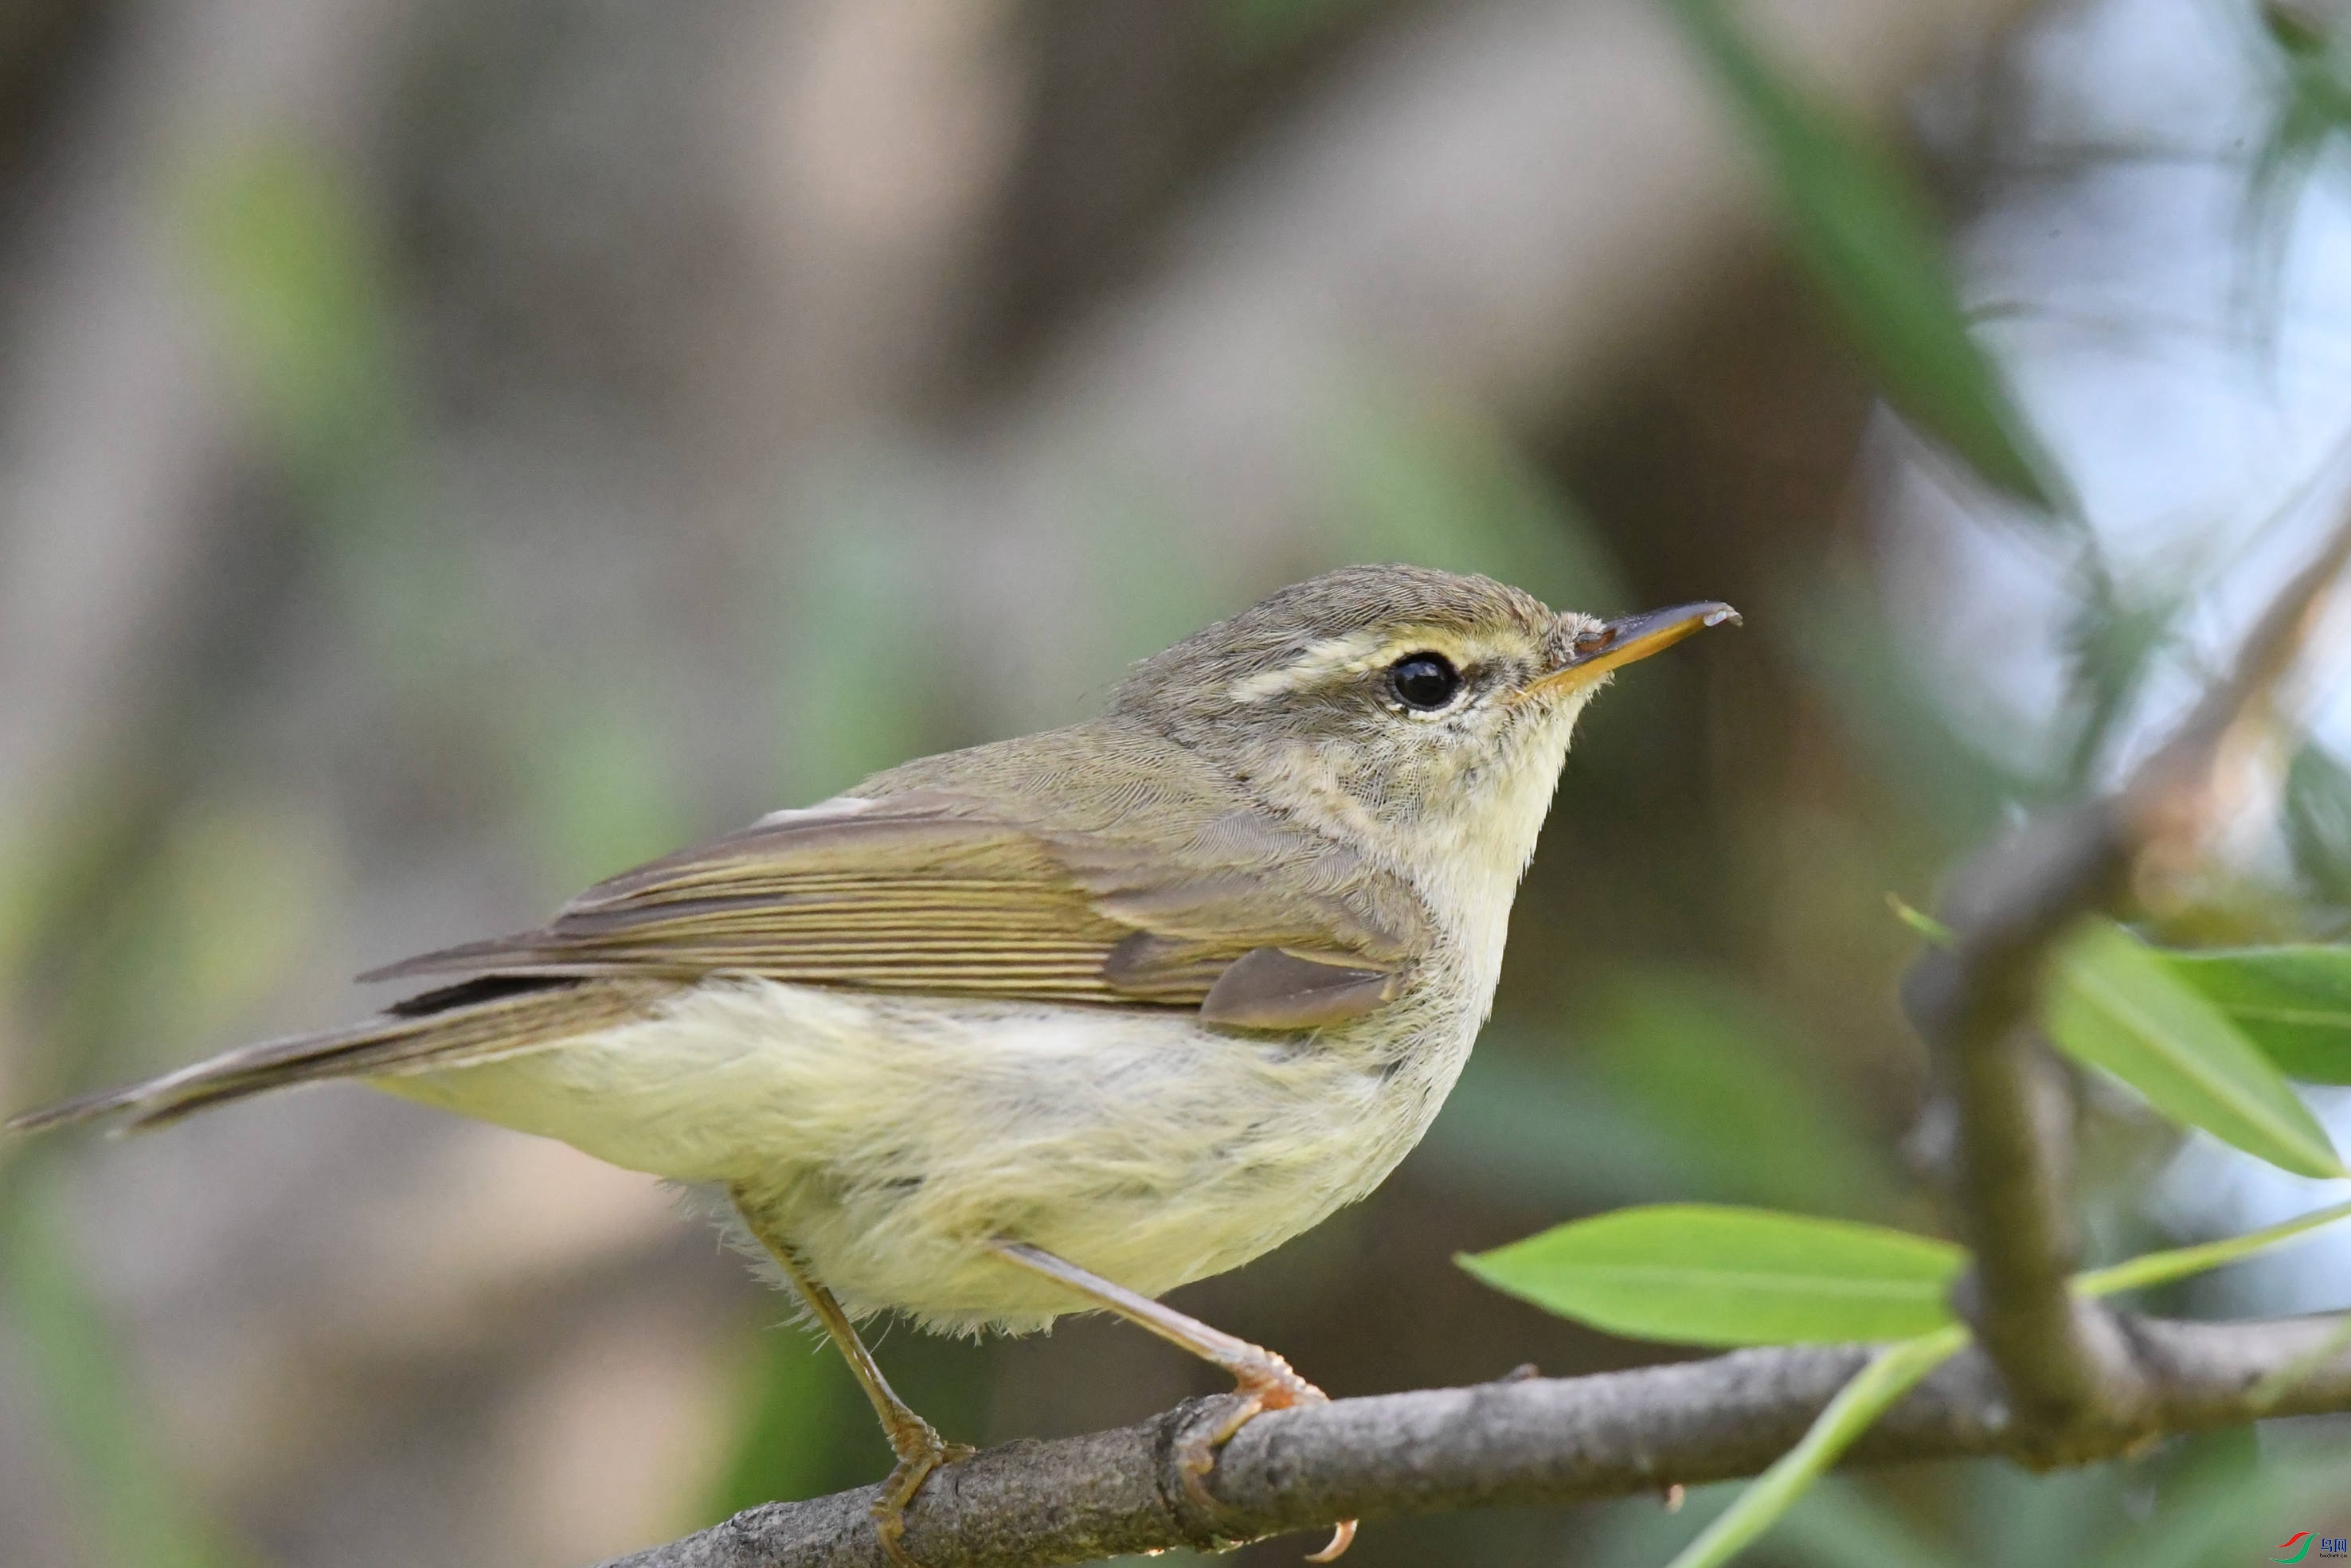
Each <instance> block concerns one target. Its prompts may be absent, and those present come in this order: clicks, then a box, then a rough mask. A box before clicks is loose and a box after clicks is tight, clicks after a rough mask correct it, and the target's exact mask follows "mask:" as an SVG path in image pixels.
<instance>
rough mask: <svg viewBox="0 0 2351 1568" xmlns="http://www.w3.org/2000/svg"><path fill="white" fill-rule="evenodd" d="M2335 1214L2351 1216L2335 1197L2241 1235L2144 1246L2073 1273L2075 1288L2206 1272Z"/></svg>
mask: <svg viewBox="0 0 2351 1568" xmlns="http://www.w3.org/2000/svg"><path fill="white" fill-rule="evenodd" d="M2338 1219H2351V1203H2338V1204H2336V1205H2335V1207H2332V1208H2315V1209H2313V1210H2311V1211H2310V1212H2309V1213H2308V1214H2303V1215H2297V1216H2295V1217H2294V1218H2292V1219H2283V1220H2280V1221H2279V1222H2278V1223H2277V1224H2275V1225H2265V1226H2263V1227H2262V1228H2260V1229H2259V1230H2248V1231H2247V1232H2245V1234H2243V1235H2242V1236H2231V1237H2229V1238H2227V1239H2224V1240H2220V1241H2206V1242H2201V1243H2199V1244H2198V1245H2196V1246H2194V1247H2175V1248H2172V1249H2169V1250H2168V1251H2164V1252H2144V1253H2141V1254H2140V1255H2139V1256H2138V1257H2136V1258H2132V1259H2128V1260H2126V1261H2124V1262H2120V1263H2114V1264H2110V1265H2108V1266H2107V1267H2105V1268H2104V1269H2091V1270H2085V1272H2082V1273H2079V1274H2076V1275H2074V1280H2073V1285H2074V1290H2076V1291H2080V1292H2081V1293H2082V1294H2084V1295H2085V1296H2111V1295H2114V1294H2115V1293H2116V1292H2117V1291H2137V1290H2143V1289H2145V1288H2146V1287H2147V1286H2149V1285H2167V1284H2169V1283H2170V1282H2171V1281H2174V1280H2185V1279H2187V1278H2188V1277H2189V1276H2190V1275H2192V1274H2201V1273H2205V1272H2207V1271H2209V1270H2213V1269H2218V1268H2220V1266H2221V1265H2222V1264H2224V1263H2234V1262H2238V1261H2240V1260H2242V1259H2246V1258H2251V1257H2252V1256H2254V1255H2255V1254H2256V1253H2261V1252H2266V1251H2268V1250H2269V1249H2271V1248H2273V1247H2278V1246H2282V1245H2283V1244H2284V1243H2286V1242H2288V1241H2292V1240H2294V1239H2295V1238H2296V1237H2299V1236H2301V1235H2303V1234H2304V1233H2305V1232H2308V1231H2312V1230H2315V1229H2317V1228H2319V1227H2320V1226H2322V1225H2332V1224H2334V1223H2335V1221H2336V1220H2338Z"/></svg>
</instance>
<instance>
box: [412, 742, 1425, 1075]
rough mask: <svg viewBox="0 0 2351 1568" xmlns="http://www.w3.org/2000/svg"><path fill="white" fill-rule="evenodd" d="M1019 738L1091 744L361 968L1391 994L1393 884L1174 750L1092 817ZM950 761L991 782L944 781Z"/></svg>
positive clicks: (1166, 993) (1105, 999)
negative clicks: (514, 926) (500, 932)
mask: <svg viewBox="0 0 2351 1568" xmlns="http://www.w3.org/2000/svg"><path fill="white" fill-rule="evenodd" d="M1109 738H1110V740H1111V741H1112V742H1113V744H1112V745H1111V746H1110V747H1108V749H1109V750H1110V751H1113V752H1115V751H1116V750H1117V749H1118V747H1117V745H1116V744H1115V743H1116V742H1117V741H1119V740H1120V739H1121V737H1118V736H1117V735H1115V734H1113V735H1112V736H1111V737H1109ZM1037 740H1049V741H1059V742H1066V743H1067V744H1068V746H1069V747H1070V748H1071V749H1072V750H1074V751H1077V752H1080V753H1085V752H1092V753H1094V754H1096V755H1097V756H1099V755H1100V754H1101V753H1102V751H1103V750H1104V747H1103V746H1102V737H1101V736H1095V737H1092V739H1091V740H1089V739H1085V738H1081V737H1073V735H1072V732H1056V734H1055V735H1054V736H1052V737H1032V742H1031V743H1030V746H1029V747H1028V748H1027V749H1028V751H1029V753H1030V754H1031V755H1030V756H1029V758H1027V759H1026V760H1027V762H1028V764H1029V767H1028V772H1027V775H1026V776H1025V777H1016V778H1014V779H1009V780H1007V779H1004V778H1003V777H1002V775H1003V774H1004V772H1005V771H1006V770H1007V768H1008V766H1011V765H1010V764H1008V760H1007V757H1006V754H1005V753H1004V751H1003V750H1002V748H996V747H979V748H977V749H976V750H974V751H972V752H966V753H954V754H950V755H949V756H948V757H946V758H927V759H925V762H924V763H923V764H920V765H913V766H912V767H910V768H909V769H902V770H899V773H898V774H895V775H893V774H884V775H882V776H881V777H880V778H879V779H873V780H869V781H868V782H867V783H866V784H865V785H863V786H861V787H860V788H859V789H858V790H856V791H855V792H854V796H853V797H852V798H844V799H843V800H841V801H837V802H831V803H828V805H827V806H825V807H821V808H817V809H812V810H807V811H793V812H779V813H778V814H777V816H775V817H773V818H770V819H768V820H766V821H762V822H759V823H757V824H755V825H753V826H752V827H750V828H748V829H746V830H745V831H742V832H739V833H735V834H731V835H729V836H727V837H726V838H723V839H719V840H716V841H714V842H712V843H709V844H706V845H704V846H702V847H700V848H698V849H695V850H689V851H685V852H681V853H678V854H674V855H670V856H666V857H664V858H663V859H661V860H657V861H653V862H650V863H648V864H645V865H643V866H639V867H636V868H635V869H633V870H631V871H627V872H624V873H621V874H620V875H618V876H615V877H612V878H611V879H609V880H608V881H605V882H602V883H598V884H597V885H596V886H594V887H591V888H590V889H588V890H587V891H586V892H584V893H582V894H580V896H579V897H577V898H575V899H573V900H572V901H571V902H570V903H569V904H566V905H565V906H564V908H563V909H562V911H560V912H559V914H558V915H557V916H556V917H555V919H553V920H552V921H550V922H549V924H548V925H544V926H542V927H540V928H538V930H535V931H527V932H523V933H520V934H518V935H516V936H506V937H500V938H497V939H495V940H492V941H488V942H474V943H468V944H465V946H457V947H450V948H444V949H443V950H441V951H439V952H435V953H428V954H425V955H423V956H420V957H416V958H411V959H408V960H406V961H405V962H403V963H400V964H395V965H392V966H391V967H388V968H384V969H380V970H377V971H375V972H373V973H372V974H371V975H369V976H368V977H367V978H370V979H392V978H405V977H416V976H427V975H431V976H455V977H487V976H516V977H531V976H538V977H573V978H576V977H631V976H639V977H649V978H655V977H657V978H664V979H672V980H675V979H690V978H694V977H699V976H703V975H708V974H714V973H730V974H750V975H759V976H764V977H770V978H774V979H780V980H791V981H798V982H801V983H807V984H816V985H838V986H853V987H859V988H868V989H874V990H885V991H919V992H929V993H936V994H946V995H965V996H974V997H994V998H1019V999H1032V1000H1039V1001H1055V1002H1092V1003H1101V1004H1108V1005H1118V1006H1129V1007H1135V1006H1141V1007H1163V1008H1185V1009H1201V1008H1202V1007H1203V1005H1204V1004H1206V1003H1207V1002H1209V1000H1210V996H1211V993H1212V992H1214V991H1216V990H1217V986H1218V983H1219V981H1220V980H1223V979H1224V978H1225V977H1226V975H1227V972H1228V970H1232V969H1233V968H1234V966H1235V965H1236V964H1237V963H1239V962H1240V961H1241V960H1243V959H1250V960H1251V961H1250V963H1249V965H1248V966H1247V967H1244V968H1243V969H1241V970H1239V971H1238V973H1237V974H1236V975H1235V977H1234V979H1233V981H1232V982H1231V983H1228V984H1227V985H1226V987H1225V989H1224V992H1223V993H1222V995H1221V996H1220V997H1219V998H1218V1000H1217V1005H1216V1006H1214V1007H1210V1008H1209V1009H1208V1010H1207V1015H1206V1016H1208V1017H1210V1018H1211V1019H1212V1021H1224V1022H1229V1023H1233V1024H1235V1025H1238V1026H1241V1027H1264V1028H1280V1029H1310V1028H1314V1027H1317V1026H1319V1025H1321V1024H1324V1023H1330V1022H1336V1021H1339V1020H1340V1019H1344V1018H1349V1017H1355V1016H1359V1015H1360V1014H1362V1013H1364V1012H1365V1011H1368V1010H1370V1009H1373V1008H1376V1007H1378V1006H1381V1005H1383V1004H1384V1002H1385V1001H1387V1000H1388V999H1390V998H1393V997H1394V996H1395V993H1396V990H1397V988H1398V986H1399V983H1400V982H1399V977H1401V976H1402V975H1403V973H1404V972H1405V969H1406V968H1407V967H1408V966H1409V963H1410V960H1411V959H1412V958H1413V957H1415V956H1417V954H1418V953H1419V951H1420V950H1421V947H1422V946H1423V940H1422V939H1423V937H1424V934H1425V921H1426V915H1425V911H1424V910H1423V907H1422V905H1421V904H1420V903H1419V901H1418V899H1417V898H1416V896H1415V895H1413V894H1412V893H1411V890H1410V889H1409V888H1408V887H1405V886H1404V884H1403V883H1401V882H1400V880H1399V879H1397V878H1395V877H1394V876H1392V875H1388V874H1386V873H1381V872H1378V871H1376V870H1374V868H1371V867H1368V866H1366V865H1365V864H1364V862H1362V861H1361V860H1360V859H1359V858H1358V857H1356V856H1355V855H1353V853H1352V852H1349V851H1348V850H1346V849H1345V848H1344V847H1343V846H1342V845H1339V844H1337V843H1335V842H1333V841H1331V840H1329V839H1327V838H1324V837H1322V835H1320V834H1316V833H1312V832H1310V831H1304V830H1302V829H1298V828H1294V827H1292V826H1290V825H1288V824H1285V823H1283V822H1281V821H1279V820H1278V819H1276V818H1275V817H1273V816H1272V815H1271V814H1270V813H1269V812H1267V811H1265V810H1262V809H1261V808H1259V807H1257V806H1256V805H1255V803H1254V802H1252V801H1250V800H1248V799H1247V798H1246V797H1244V796H1242V795H1241V794H1240V793H1239V791H1238V787H1236V786H1235V785H1233V784H1232V783H1231V781H1229V780H1226V779H1218V778H1217V777H1216V776H1215V775H1213V774H1212V773H1209V772H1207V770H1205V769H1203V768H1200V767H1199V766H1198V765H1197V764H1196V762H1195V761H1194V760H1193V759H1192V758H1189V757H1188V754H1183V753H1180V752H1179V753H1176V754H1175V755H1174V756H1172V757H1171V756H1169V755H1166V751H1165V749H1163V750H1162V751H1160V752H1159V753H1157V754H1155V755H1154V756H1153V757H1152V758H1150V762H1151V766H1150V767H1149V768H1147V769H1144V770H1143V771H1144V774H1145V775H1146V776H1145V777H1143V778H1142V779H1139V780H1137V781H1135V782H1133V783H1131V784H1130V785H1128V786H1126V787H1124V788H1122V789H1116V790H1113V791H1111V792H1109V795H1108V799H1109V800H1110V801H1112V802H1113V807H1112V809H1110V810H1107V811H1106V810H1105V807H1104V800H1105V795H1104V793H1103V792H1102V791H1101V790H1099V789H1093V790H1085V791H1081V790H1078V789H1075V788H1074V783H1075V780H1077V779H1081V778H1082V777H1083V776H1084V774H1083V770H1082V769H1081V768H1078V767H1076V766H1073V765H1064V766H1056V765H1055V764H1056V758H1055V757H1054V756H1053V754H1052V747H1050V746H1048V747H1045V748H1043V755H1042V756H1041V757H1040V756H1038V755H1035V753H1036V752H1037V748H1036V747H1035V746H1034V742H1035V741H1037ZM1068 760H1069V759H1068V758H1061V761H1062V762H1063V763H1065V764H1066V763H1067V762H1068ZM914 768H919V769H920V771H919V773H918V774H915V776H914V777H911V778H910V777H907V775H908V774H909V773H911V772H913V771H914ZM958 773H961V774H963V775H964V776H965V777H966V778H970V777H985V778H990V781H991V782H992V783H993V784H994V785H995V786H996V787H995V788H993V789H988V790H986V791H977V790H975V791H968V792H967V791H966V790H963V789H957V788H956V784H958V783H959V782H963V781H964V779H960V778H958V777H957V775H958ZM1007 783H1009V784H1011V785H1013V786H1015V787H1014V788H1010V789H1007V788H1005V785H1006V784H1007ZM1260 955H1261V956H1260Z"/></svg>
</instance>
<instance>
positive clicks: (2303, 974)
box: [2163, 946, 2351, 1083]
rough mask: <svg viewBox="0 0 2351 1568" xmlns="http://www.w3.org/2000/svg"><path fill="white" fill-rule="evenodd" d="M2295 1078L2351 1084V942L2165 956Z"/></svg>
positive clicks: (2170, 965) (2178, 973)
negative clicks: (2336, 944)
mask: <svg viewBox="0 0 2351 1568" xmlns="http://www.w3.org/2000/svg"><path fill="white" fill-rule="evenodd" d="M2163 960H2164V963H2165V965H2166V966H2167V967H2168V968H2169V969H2170V970H2171V972H2172V974H2173V975H2174V976H2175V977H2178V978H2179V979H2182V980H2185V981H2187V982H2188V983H2189V985H2190V986H2192V987H2194V988H2196V989H2197V990H2198V991H2199V992H2201V993H2202V994H2203V996H2204V998H2205V999H2206V1000H2207V1001H2210V1002H2211V1003H2212V1004H2213V1005H2214V1006H2216V1007H2218V1008H2219V1009H2220V1010H2221V1011H2222V1012H2223V1013H2226V1014H2227V1015H2228V1017H2229V1021H2230V1022H2231V1023H2233V1024H2235V1025H2236V1026H2237V1028H2238V1029H2239V1030H2242V1031H2243V1033H2244V1036H2245V1038H2246V1039H2247V1040H2252V1042H2253V1043H2254V1044H2255V1045H2257V1046H2259V1047H2261V1049H2262V1051H2263V1053H2265V1054H2266V1055H2267V1056H2268V1057H2269V1059H2270V1060H2271V1061H2273V1062H2275V1063H2276V1064H2277V1066H2278V1070H2279V1071H2282V1072H2283V1073H2284V1074H2285V1075H2286V1076H2287V1077H2289V1078H2299V1079H2302V1080H2303V1081H2304V1082H2309V1083H2351V947H2303V946H2296V947H2252V948H2245V949H2243V950H2241V951H2237V952H2225V953H2166V954H2165V955H2163Z"/></svg>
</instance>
